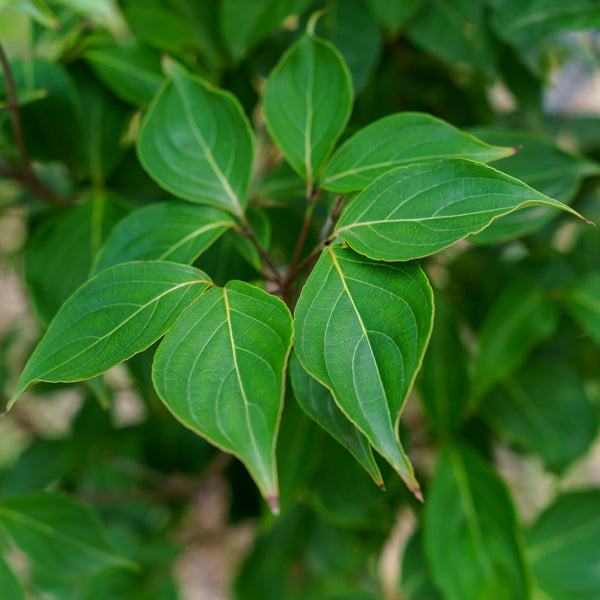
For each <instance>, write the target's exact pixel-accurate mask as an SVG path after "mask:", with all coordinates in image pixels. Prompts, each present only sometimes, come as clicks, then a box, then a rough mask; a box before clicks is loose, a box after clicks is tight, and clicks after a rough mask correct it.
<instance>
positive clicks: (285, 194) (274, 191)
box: [254, 161, 306, 201]
mask: <svg viewBox="0 0 600 600" xmlns="http://www.w3.org/2000/svg"><path fill="white" fill-rule="evenodd" d="M305 194H306V184H305V183H304V181H302V179H301V177H300V176H299V175H298V173H296V171H294V170H293V169H292V167H290V165H288V163H286V162H285V161H282V162H281V163H280V164H279V165H277V166H276V167H275V168H274V169H271V170H270V171H269V172H268V173H267V174H266V175H265V176H264V178H263V179H262V180H261V181H260V182H259V183H258V185H257V188H256V191H255V192H254V195H255V196H258V197H259V198H263V197H265V198H269V199H270V200H284V201H286V200H289V199H290V198H304V195H305Z"/></svg>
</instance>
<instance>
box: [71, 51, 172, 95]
mask: <svg viewBox="0 0 600 600" xmlns="http://www.w3.org/2000/svg"><path fill="white" fill-rule="evenodd" d="M83 58H85V60H86V61H87V62H88V63H89V65H90V66H91V67H92V69H93V70H94V72H95V73H96V75H97V76H98V77H99V78H100V80H101V81H102V83H104V85H106V87H107V88H109V89H110V91H111V92H113V93H114V94H115V95H116V96H118V97H119V98H121V99H122V100H125V102H130V103H131V104H134V105H136V106H146V105H148V104H150V101H151V100H152V97H153V96H154V94H156V92H157V91H158V89H159V88H160V86H161V84H162V82H163V81H164V75H163V74H162V71H161V68H160V52H159V51H158V50H154V49H153V48H150V47H148V46H143V45H141V44H130V45H126V46H106V47H100V48H92V49H90V50H86V52H85V53H84V54H83Z"/></svg>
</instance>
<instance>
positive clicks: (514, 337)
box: [473, 281, 558, 397]
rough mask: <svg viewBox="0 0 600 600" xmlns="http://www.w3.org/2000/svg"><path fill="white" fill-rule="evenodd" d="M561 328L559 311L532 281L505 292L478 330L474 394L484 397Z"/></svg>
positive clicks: (515, 285)
mask: <svg viewBox="0 0 600 600" xmlns="http://www.w3.org/2000/svg"><path fill="white" fill-rule="evenodd" d="M557 325H558V309H557V307H556V305H555V304H554V303H553V302H552V301H551V300H550V299H549V298H548V296H547V295H546V293H545V292H544V290H542V289H541V288H539V287H538V286H536V285H535V284H534V283H532V282H530V281H516V282H514V283H512V284H510V285H508V286H506V287H505V288H504V290H503V291H502V293H501V294H500V295H499V296H498V298H497V299H496V300H495V302H494V303H493V305H492V306H491V307H490V308H489V310H488V313H487V315H486V317H485V320H484V321H483V323H482V325H481V328H480V330H479V349H478V353H477V358H476V361H475V370H474V374H473V391H474V394H475V396H476V397H481V396H482V395H483V394H484V393H485V392H487V391H488V390H489V389H490V388H491V387H492V386H493V385H494V384H495V383H497V382H499V381H502V380H503V379H505V378H506V377H507V376H509V375H510V374H511V373H512V372H513V371H515V369H517V368H518V367H519V366H520V364H521V363H522V362H523V361H524V360H525V359H526V357H527V355H528V354H529V352H530V351H531V349H532V348H533V347H534V346H535V345H536V344H537V343H539V342H540V341H542V340H544V339H546V338H548V337H550V336H551V335H552V334H553V333H554V331H555V329H556V326H557Z"/></svg>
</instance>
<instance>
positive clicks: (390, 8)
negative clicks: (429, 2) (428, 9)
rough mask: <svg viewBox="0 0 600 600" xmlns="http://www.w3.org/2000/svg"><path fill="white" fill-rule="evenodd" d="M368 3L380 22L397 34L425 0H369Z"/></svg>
mask: <svg viewBox="0 0 600 600" xmlns="http://www.w3.org/2000/svg"><path fill="white" fill-rule="evenodd" d="M368 4H370V5H371V10H373V12H374V13H375V16H376V17H377V19H378V20H379V24H380V25H381V26H382V27H383V28H384V29H387V30H388V31H389V32H390V34H391V35H392V36H395V35H397V34H398V33H399V32H400V30H401V29H402V28H403V27H404V26H405V25H406V24H407V23H408V22H409V21H410V19H411V18H412V17H413V16H414V15H415V14H416V12H417V11H418V10H419V8H420V7H421V5H422V4H423V0H401V1H400V2H399V1H398V0H368Z"/></svg>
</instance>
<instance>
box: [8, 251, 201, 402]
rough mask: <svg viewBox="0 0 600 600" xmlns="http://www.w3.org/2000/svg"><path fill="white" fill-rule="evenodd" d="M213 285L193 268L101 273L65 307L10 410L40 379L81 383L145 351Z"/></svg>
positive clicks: (137, 266)
mask: <svg viewBox="0 0 600 600" xmlns="http://www.w3.org/2000/svg"><path fill="white" fill-rule="evenodd" d="M209 285H210V280H209V278H208V277H207V276H206V275H205V274H204V273H202V271H198V269H194V268H192V267H188V266H185V265H178V264H175V263H167V262H158V261H156V262H147V263H146V262H144V263H142V262H130V263H124V264H121V265H117V266H115V267H112V268H110V269H107V270H106V271H102V273H100V274H99V275H97V276H96V277H94V278H92V279H90V280H89V281H88V282H86V283H85V284H84V285H82V286H81V287H80V288H79V289H78V290H77V291H76V292H75V293H74V294H73V295H72V296H71V297H70V298H69V299H68V300H67V301H66V302H65V304H64V305H63V306H62V308H61V309H60V311H59V313H58V314H57V315H56V317H55V318H54V320H53V321H52V323H50V327H49V328H48V331H47V332H46V335H45V336H44V337H43V338H42V341H41V342H40V343H39V344H38V346H37V348H36V349H35V351H34V353H33V355H32V357H31V358H30V359H29V362H28V363H27V365H26V366H25V370H24V371H23V373H22V374H21V377H20V379H19V382H18V383H17V389H16V390H15V392H14V394H13V396H12V398H11V400H10V402H9V407H10V406H11V405H12V404H14V402H16V400H17V399H18V397H19V396H20V395H21V394H22V393H23V392H24V391H25V390H26V389H27V388H28V387H29V386H30V385H31V384H32V383H35V382H36V381H51V382H59V381H65V382H66V381H80V380H82V379H89V378H90V377H94V376H96V375H99V374H100V373H103V372H104V371H106V370H108V369H110V368H111V367H113V366H115V365H116V364H118V363H120V362H121V361H123V360H125V359H127V358H130V357H131V356H133V355H134V354H136V353H137V352H141V351H142V350H144V349H145V348H147V347H148V346H150V344H152V343H153V342H155V341H156V340H157V339H158V338H159V337H161V336H162V335H164V333H165V332H166V331H167V330H168V329H169V328H170V327H171V325H172V324H173V323H174V321H175V320H176V319H177V317H178V316H179V315H180V314H181V312H182V311H183V310H185V308H186V307H187V306H188V305H189V304H190V303H191V302H193V301H194V300H196V298H197V297H198V296H199V295H200V294H201V293H202V292H203V291H204V290H206V288H207V287H208V286H209Z"/></svg>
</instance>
